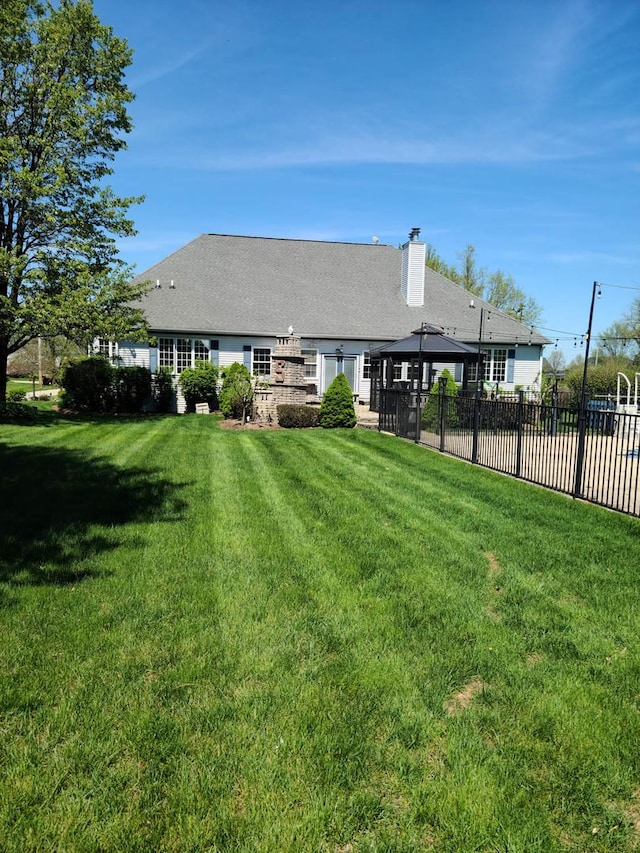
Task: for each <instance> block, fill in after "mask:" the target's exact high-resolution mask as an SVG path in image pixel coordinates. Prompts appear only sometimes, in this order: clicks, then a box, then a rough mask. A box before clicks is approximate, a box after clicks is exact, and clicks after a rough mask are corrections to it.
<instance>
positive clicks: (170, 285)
mask: <svg viewBox="0 0 640 853" xmlns="http://www.w3.org/2000/svg"><path fill="white" fill-rule="evenodd" d="M169 287H170V288H171V289H172V290H175V288H176V286H175V284H174V281H173V279H171V281H170V282H169Z"/></svg>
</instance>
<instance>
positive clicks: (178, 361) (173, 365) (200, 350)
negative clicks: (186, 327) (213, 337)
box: [158, 338, 217, 373]
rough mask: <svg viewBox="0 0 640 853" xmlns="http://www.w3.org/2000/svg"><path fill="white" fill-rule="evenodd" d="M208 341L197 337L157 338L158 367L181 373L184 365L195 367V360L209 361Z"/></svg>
mask: <svg viewBox="0 0 640 853" xmlns="http://www.w3.org/2000/svg"><path fill="white" fill-rule="evenodd" d="M208 343H209V341H207V342H206V343H205V341H202V340H200V339H199V338H196V339H195V340H193V339H192V338H159V340H158V367H168V368H169V370H170V371H171V372H172V373H182V371H183V370H184V369H185V367H195V364H196V361H209V347H208V346H207V344H208ZM216 343H217V342H216Z"/></svg>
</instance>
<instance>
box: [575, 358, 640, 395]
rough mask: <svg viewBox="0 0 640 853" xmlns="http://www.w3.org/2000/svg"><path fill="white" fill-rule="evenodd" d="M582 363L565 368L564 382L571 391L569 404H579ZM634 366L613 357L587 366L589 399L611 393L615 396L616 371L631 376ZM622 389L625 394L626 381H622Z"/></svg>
mask: <svg viewBox="0 0 640 853" xmlns="http://www.w3.org/2000/svg"><path fill="white" fill-rule="evenodd" d="M583 368H584V365H582V364H581V365H577V366H575V367H572V368H570V369H569V370H567V375H566V379H565V382H566V384H567V386H568V387H569V390H570V391H571V404H572V405H574V406H579V405H580V393H581V391H582V374H583ZM634 369H635V368H633V367H630V366H629V362H628V361H623V360H618V359H615V358H610V359H606V360H605V361H603V362H601V363H600V364H598V365H594V366H591V365H590V366H589V367H588V368H587V385H586V393H587V397H588V398H589V399H593V398H594V397H606V396H607V395H611V396H612V397H614V398H615V396H616V393H617V389H618V372H621V373H624V374H625V375H627V376H629V378H630V379H632V378H633V371H634ZM621 387H622V389H623V390H624V393H625V394H626V391H627V385H626V382H623V383H622V386H621Z"/></svg>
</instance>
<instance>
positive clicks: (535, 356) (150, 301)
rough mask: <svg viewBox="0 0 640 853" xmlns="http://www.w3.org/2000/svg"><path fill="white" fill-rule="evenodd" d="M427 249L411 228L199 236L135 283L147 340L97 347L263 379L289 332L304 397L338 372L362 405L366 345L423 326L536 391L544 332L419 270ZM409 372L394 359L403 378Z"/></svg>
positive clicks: (489, 375) (142, 360)
mask: <svg viewBox="0 0 640 853" xmlns="http://www.w3.org/2000/svg"><path fill="white" fill-rule="evenodd" d="M425 257H426V244H425V243H424V242H422V241H421V240H420V231H419V229H417V228H414V229H413V230H412V231H411V234H410V236H409V239H408V241H407V242H406V243H405V244H404V246H402V247H401V248H396V247H395V246H390V245H383V244H380V243H377V242H374V243H371V244H363V243H339V242H323V241H318V240H290V239H280V238H271V237H242V236H233V235H227V234H203V235H201V236H200V237H197V238H196V239H195V240H193V241H192V242H190V243H188V244H187V245H186V246H183V247H182V248H181V249H178V250H177V251H176V252H174V253H173V254H171V255H169V257H167V258H165V259H164V260H161V261H159V262H158V263H157V264H155V265H154V266H152V267H151V268H149V269H148V270H146V271H145V272H143V273H142V274H141V275H140V276H138V277H137V279H136V280H137V281H139V280H150V281H151V282H152V286H151V289H150V291H149V293H148V294H147V296H146V297H145V298H144V300H143V303H142V307H143V308H144V310H145V313H146V316H147V320H148V324H149V329H150V336H151V338H150V342H149V344H148V345H146V344H144V345H142V344H137V343H131V342H120V343H119V344H117V345H115V344H110V343H108V342H101V343H100V346H101V350H102V351H103V352H105V354H107V355H110V356H116V357H117V359H118V361H119V363H121V364H125V365H126V364H141V365H146V366H147V367H149V368H150V369H151V370H152V371H156V370H157V369H158V367H169V368H170V369H171V371H172V373H173V374H174V376H175V377H176V378H177V377H178V376H179V374H180V373H181V371H182V370H183V369H184V368H185V367H188V366H192V365H194V364H195V362H196V360H198V359H208V360H210V361H212V362H213V363H215V364H218V365H220V366H225V365H229V364H232V363H233V362H236V361H237V362H241V363H244V364H245V365H246V366H247V367H248V368H249V370H250V371H251V372H252V373H254V374H255V375H258V376H269V374H270V370H271V356H272V354H273V352H274V347H275V342H276V338H277V337H278V336H281V335H283V334H287V330H289V334H294V335H296V336H300V338H301V347H302V355H303V357H304V376H305V383H306V386H307V392H308V399H309V400H310V401H315V400H318V399H320V398H321V397H322V394H323V393H324V391H325V390H326V388H327V387H328V385H329V384H330V383H331V381H332V380H333V378H334V377H335V375H336V374H337V373H338V372H343V373H344V374H345V375H346V377H347V379H348V380H349V382H350V384H351V387H352V388H353V391H354V394H355V395H357V399H359V400H360V401H361V402H365V403H366V402H368V401H369V399H370V388H371V360H370V355H369V354H370V352H371V351H372V350H375V349H377V348H379V347H381V346H383V345H384V344H388V343H391V342H393V341H396V340H398V339H401V338H405V337H406V336H407V335H408V334H410V333H411V332H412V331H413V330H415V329H416V328H418V327H420V326H421V324H422V323H426V322H428V323H430V324H432V325H436V326H439V327H441V328H442V330H443V331H444V332H446V334H447V335H448V336H450V337H451V338H453V339H455V340H458V341H460V342H463V343H466V344H470V345H474V346H475V347H478V348H479V347H480V346H481V347H482V350H483V351H484V354H485V359H484V361H485V367H484V372H485V379H486V380H487V381H489V382H493V383H499V384H500V386H501V387H502V388H504V389H505V390H513V389H514V388H515V387H516V386H519V387H523V388H535V387H537V385H538V383H539V379H540V375H541V369H542V347H543V346H544V344H546V343H548V340H547V339H546V338H544V337H542V336H541V335H540V334H538V333H537V332H535V331H534V330H532V329H530V328H528V327H527V326H524V325H522V324H521V323H519V322H518V321H516V320H514V319H513V318H512V317H510V316H508V315H507V314H505V313H503V312H501V311H498V310H497V309H495V308H492V307H491V306H490V305H489V304H487V303H484V302H482V300H479V299H478V298H477V297H475V298H473V299H472V298H471V296H470V294H469V293H468V291H466V290H464V288H462V287H460V286H459V285H457V284H454V283H453V282H451V281H450V280H449V279H447V278H445V277H444V276H442V275H440V274H439V273H437V272H434V271H433V270H431V269H428V268H426V266H425ZM433 367H434V370H433V371H432V373H433V375H434V376H435V375H437V372H438V369H437V368H438V366H437V365H434V366H433ZM458 367H459V368H460V369H461V365H459V366H458ZM449 368H450V369H451V365H449ZM407 369H408V368H407V366H406V365H398V366H397V367H396V370H397V372H398V376H397V379H398V381H402V379H403V378H406V377H404V374H403V371H406V370H407ZM458 372H459V371H458ZM470 378H471V379H473V376H471V377H470ZM178 408H179V410H181V409H182V402H181V400H180V397H179V398H178Z"/></svg>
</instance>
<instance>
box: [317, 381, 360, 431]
mask: <svg viewBox="0 0 640 853" xmlns="http://www.w3.org/2000/svg"><path fill="white" fill-rule="evenodd" d="M356 421H357V418H356V411H355V409H354V406H353V392H352V391H351V386H350V385H349V382H348V380H347V377H346V376H345V375H344V373H338V375H337V376H336V378H335V379H334V380H333V382H332V383H331V385H329V387H328V388H327V390H326V391H325V394H324V397H323V398H322V403H321V404H320V415H319V418H318V423H319V424H320V426H321V427H324V428H325V429H332V428H334V427H354V426H355V425H356Z"/></svg>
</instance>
